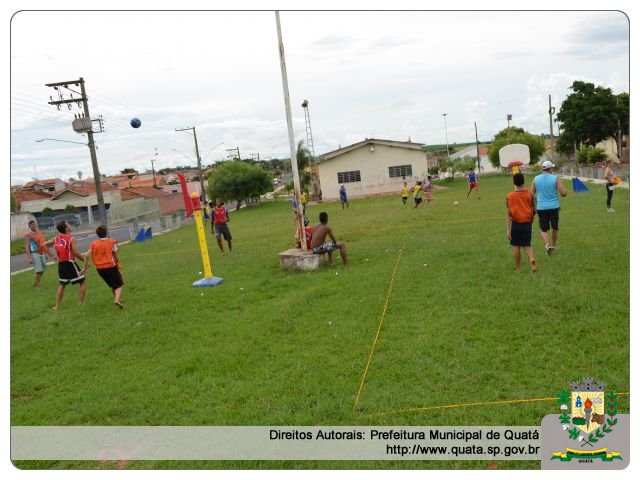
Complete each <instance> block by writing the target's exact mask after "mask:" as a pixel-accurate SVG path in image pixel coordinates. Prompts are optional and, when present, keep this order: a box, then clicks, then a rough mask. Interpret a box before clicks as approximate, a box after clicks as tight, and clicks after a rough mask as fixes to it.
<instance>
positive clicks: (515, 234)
mask: <svg viewBox="0 0 640 480" xmlns="http://www.w3.org/2000/svg"><path fill="white" fill-rule="evenodd" d="M513 184H514V185H515V187H516V189H515V190H514V191H513V192H509V193H508V194H507V239H509V240H510V242H511V246H512V247H513V259H514V260H515V263H516V268H515V271H516V272H519V271H520V257H521V252H520V250H521V249H524V252H525V253H526V254H527V257H529V263H530V264H531V270H532V271H533V272H534V273H535V272H537V271H538V264H537V263H536V259H535V257H534V255H533V248H532V247H531V231H532V227H531V225H532V224H533V216H534V215H535V214H536V204H535V199H534V198H533V194H532V193H531V191H530V190H529V189H527V188H525V187H524V175H523V174H522V173H516V174H515V175H514V176H513Z"/></svg>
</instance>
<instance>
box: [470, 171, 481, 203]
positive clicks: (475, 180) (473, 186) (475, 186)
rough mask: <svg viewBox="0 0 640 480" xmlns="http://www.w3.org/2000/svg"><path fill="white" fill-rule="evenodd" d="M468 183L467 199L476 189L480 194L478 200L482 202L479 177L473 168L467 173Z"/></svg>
mask: <svg viewBox="0 0 640 480" xmlns="http://www.w3.org/2000/svg"><path fill="white" fill-rule="evenodd" d="M467 183H468V184H469V191H468V192H467V199H468V198H469V194H470V193H471V190H474V189H475V191H476V193H477V194H478V200H480V190H478V176H477V175H476V172H475V171H474V170H473V168H470V169H469V172H468V173H467Z"/></svg>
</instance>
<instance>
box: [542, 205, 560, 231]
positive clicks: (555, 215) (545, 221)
mask: <svg viewBox="0 0 640 480" xmlns="http://www.w3.org/2000/svg"><path fill="white" fill-rule="evenodd" d="M538 222H539V223H540V230H542V231H543V232H548V231H549V225H551V228H552V229H553V230H559V228H558V223H559V222H560V209H559V208H552V209H551V210H538Z"/></svg>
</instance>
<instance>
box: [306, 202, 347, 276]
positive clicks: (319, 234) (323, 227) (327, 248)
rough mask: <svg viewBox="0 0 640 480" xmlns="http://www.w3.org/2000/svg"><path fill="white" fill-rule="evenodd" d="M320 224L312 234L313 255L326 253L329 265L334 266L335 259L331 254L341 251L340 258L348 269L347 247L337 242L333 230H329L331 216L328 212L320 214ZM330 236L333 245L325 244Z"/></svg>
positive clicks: (314, 228)
mask: <svg viewBox="0 0 640 480" xmlns="http://www.w3.org/2000/svg"><path fill="white" fill-rule="evenodd" d="M319 219H320V223H319V224H317V225H316V226H315V227H313V231H312V234H311V248H312V249H313V253H317V254H321V253H326V254H328V255H329V265H333V258H332V257H331V252H333V251H334V250H336V249H337V250H340V256H341V257H342V263H343V265H344V266H345V267H346V266H347V265H348V262H347V247H346V245H345V244H344V243H342V242H339V243H338V242H337V241H336V237H334V236H333V232H332V231H331V228H329V225H328V223H329V215H328V214H327V212H320V218H319ZM327 235H329V238H331V243H329V242H325V239H326V238H327Z"/></svg>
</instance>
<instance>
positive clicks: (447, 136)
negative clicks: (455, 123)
mask: <svg viewBox="0 0 640 480" xmlns="http://www.w3.org/2000/svg"><path fill="white" fill-rule="evenodd" d="M447 115H448V113H443V114H442V116H443V117H444V138H445V139H446V141H447V159H449V135H448V134H447Z"/></svg>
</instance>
